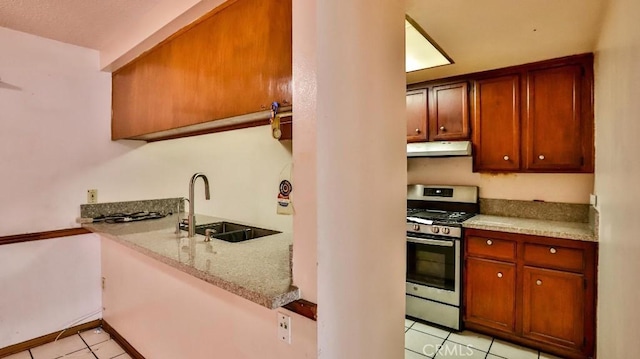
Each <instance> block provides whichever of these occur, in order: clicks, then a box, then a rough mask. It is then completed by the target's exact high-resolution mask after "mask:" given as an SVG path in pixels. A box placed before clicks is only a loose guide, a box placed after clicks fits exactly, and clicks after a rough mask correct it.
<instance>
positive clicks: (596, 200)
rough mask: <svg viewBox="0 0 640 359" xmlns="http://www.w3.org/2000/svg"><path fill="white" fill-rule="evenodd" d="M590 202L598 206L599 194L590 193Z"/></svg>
mask: <svg viewBox="0 0 640 359" xmlns="http://www.w3.org/2000/svg"><path fill="white" fill-rule="evenodd" d="M589 204H590V205H592V206H594V207H596V208H598V196H596V195H595V194H591V195H589Z"/></svg>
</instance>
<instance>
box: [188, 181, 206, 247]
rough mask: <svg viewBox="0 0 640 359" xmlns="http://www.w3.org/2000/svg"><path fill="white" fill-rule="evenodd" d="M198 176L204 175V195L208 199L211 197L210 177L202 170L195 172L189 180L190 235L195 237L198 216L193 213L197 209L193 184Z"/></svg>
mask: <svg viewBox="0 0 640 359" xmlns="http://www.w3.org/2000/svg"><path fill="white" fill-rule="evenodd" d="M198 177H202V180H203V181H204V197H205V198H206V199H207V200H209V199H211V195H210V194H209V179H208V178H207V176H205V175H204V173H200V172H198V173H196V174H194V175H193V177H191V181H190V182H189V237H194V236H195V235H196V216H195V214H194V213H193V212H194V211H195V209H194V207H195V205H194V198H193V185H194V184H195V183H196V180H197V179H198Z"/></svg>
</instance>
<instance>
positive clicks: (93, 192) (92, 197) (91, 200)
mask: <svg viewBox="0 0 640 359" xmlns="http://www.w3.org/2000/svg"><path fill="white" fill-rule="evenodd" d="M87 203H88V204H95V203H98V190H97V189H90V190H87Z"/></svg>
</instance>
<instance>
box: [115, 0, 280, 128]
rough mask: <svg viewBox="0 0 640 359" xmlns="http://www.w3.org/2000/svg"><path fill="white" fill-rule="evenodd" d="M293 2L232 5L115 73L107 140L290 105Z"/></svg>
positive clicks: (256, 0)
mask: <svg viewBox="0 0 640 359" xmlns="http://www.w3.org/2000/svg"><path fill="white" fill-rule="evenodd" d="M291 6H292V5H291V0H284V1H283V0H232V1H228V2H225V3H224V4H222V5H221V6H219V7H217V8H216V9H214V10H213V11H212V12H211V13H209V14H207V15H205V16H204V17H203V18H201V19H199V20H198V21H196V22H195V23H194V24H192V25H189V26H188V27H186V28H184V29H182V30H180V31H179V32H178V33H176V34H175V35H173V36H172V37H170V38H169V39H167V40H165V41H164V42H162V43H161V44H159V45H158V46H156V47H154V48H153V49H152V50H150V51H149V52H147V53H145V54H144V55H142V56H141V57H139V58H137V59H136V60H134V61H132V62H131V63H129V64H127V65H125V66H124V67H122V68H121V69H119V70H117V71H116V72H115V73H114V74H113V77H112V79H113V90H112V91H113V104H112V109H113V118H112V138H113V139H121V138H134V137H136V136H140V135H145V134H149V133H155V132H160V131H165V130H171V129H176V128H180V127H183V126H189V125H194V124H201V123H204V122H209V121H214V120H218V119H224V118H229V117H234V116H240V115H246V114H249V113H255V112H259V111H265V110H269V109H270V106H271V103H272V102H274V101H277V102H280V103H282V104H285V105H287V104H289V105H290V104H291V100H292V83H291V81H292V45H291V41H292V40H291V17H292V14H291Z"/></svg>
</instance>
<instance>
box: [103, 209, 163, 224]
mask: <svg viewBox="0 0 640 359" xmlns="http://www.w3.org/2000/svg"><path fill="white" fill-rule="evenodd" d="M166 216H167V215H166V214H162V213H160V212H147V211H144V212H134V213H112V214H106V215H101V216H98V217H95V218H94V219H93V222H94V223H95V222H104V223H125V222H136V221H145V220H148V219H160V218H164V217H166Z"/></svg>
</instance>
